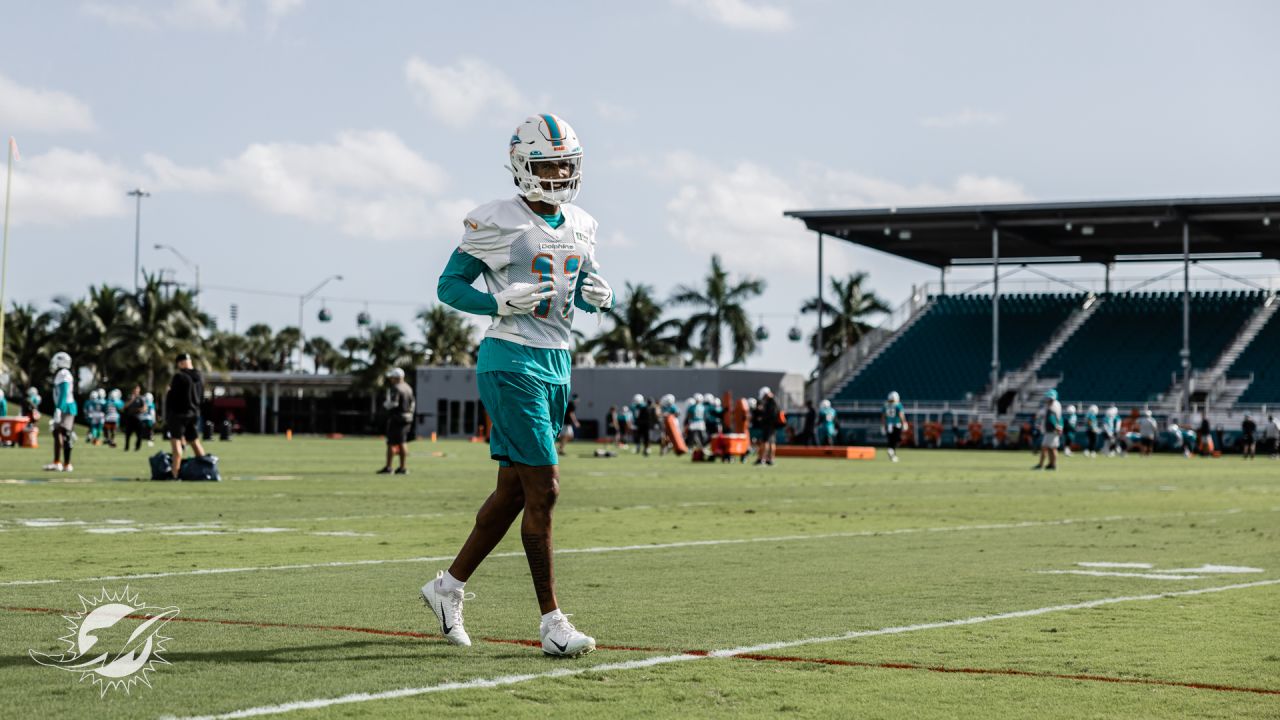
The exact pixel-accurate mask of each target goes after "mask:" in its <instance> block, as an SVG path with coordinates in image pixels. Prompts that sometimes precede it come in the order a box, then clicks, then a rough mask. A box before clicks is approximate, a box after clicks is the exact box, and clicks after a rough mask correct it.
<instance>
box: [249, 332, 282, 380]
mask: <svg viewBox="0 0 1280 720" xmlns="http://www.w3.org/2000/svg"><path fill="white" fill-rule="evenodd" d="M244 338H245V341H246V344H247V347H246V348H245V354H244V357H245V361H244V365H245V369H246V370H280V369H281V368H280V366H278V365H277V364H276V346H275V342H276V334H275V331H273V330H272V329H271V326H270V325H267V324H266V323H254V324H253V325H250V326H249V327H248V328H246V329H245V331H244Z"/></svg>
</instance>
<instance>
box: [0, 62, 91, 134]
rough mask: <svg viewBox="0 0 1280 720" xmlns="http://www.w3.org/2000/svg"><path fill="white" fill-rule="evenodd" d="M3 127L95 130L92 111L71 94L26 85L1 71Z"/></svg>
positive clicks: (44, 131) (42, 130) (52, 131)
mask: <svg viewBox="0 0 1280 720" xmlns="http://www.w3.org/2000/svg"><path fill="white" fill-rule="evenodd" d="M0 127H3V128H6V129H8V130H11V131H13V132H17V131H33V132H43V133H57V132H86V131H89V130H92V129H93V113H91V112H90V111H89V106H88V105H86V104H85V103H84V102H83V101H81V100H80V99H78V98H76V97H74V96H72V95H69V94H67V93H64V92H60V91H57V90H40V89H36V88H30V87H26V86H24V85H20V84H18V83H17V82H15V81H14V80H13V79H11V78H9V77H6V76H5V75H4V74H3V73H0Z"/></svg>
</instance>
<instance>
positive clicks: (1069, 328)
mask: <svg viewBox="0 0 1280 720" xmlns="http://www.w3.org/2000/svg"><path fill="white" fill-rule="evenodd" d="M1103 302H1106V301H1105V300H1104V299H1103V298H1101V297H1098V296H1097V295H1094V294H1092V293H1091V294H1089V295H1088V296H1086V298H1085V301H1084V303H1083V304H1082V305H1081V306H1080V307H1078V308H1076V309H1075V310H1073V311H1072V312H1071V315H1069V316H1068V317H1067V320H1066V322H1064V323H1062V324H1061V325H1059V326H1058V329H1057V330H1056V331H1055V332H1054V333H1053V335H1051V336H1050V337H1049V339H1048V340H1047V341H1046V342H1045V343H1044V344H1043V345H1041V346H1040V349H1038V350H1036V352H1035V354H1034V355H1032V356H1031V359H1030V360H1028V361H1027V363H1026V364H1025V365H1023V366H1022V367H1020V368H1018V369H1017V370H1013V371H1011V372H1008V373H1006V374H1005V375H1004V376H1003V377H1001V378H1000V383H999V385H997V387H995V388H992V387H991V386H990V385H988V386H987V390H986V392H984V393H983V398H982V400H983V405H984V406H985V407H996V399H997V398H998V397H1005V396H1007V395H1008V394H1009V393H1014V398H1013V401H1011V402H1008V403H1006V404H1005V407H1006V410H1005V412H1004V413H1002V414H1003V415H1011V414H1017V413H1018V412H1021V411H1022V408H1021V405H1022V403H1021V402H1019V401H1020V399H1021V398H1027V397H1034V398H1035V399H1036V400H1037V401H1038V399H1039V397H1040V395H1042V394H1043V391H1044V389H1045V387H1042V386H1046V383H1048V384H1047V387H1053V386H1054V385H1056V384H1057V382H1056V379H1055V380H1054V381H1053V382H1048V381H1046V380H1045V379H1043V378H1040V377H1039V372H1040V368H1041V367H1043V366H1044V364H1045V363H1046V362H1048V361H1049V358H1051V357H1053V355H1054V353H1056V352H1058V350H1059V348H1061V347H1062V346H1063V345H1064V344H1066V342H1067V340H1070V339H1071V336H1072V335H1074V334H1075V333H1076V331H1077V330H1079V329H1080V326H1081V325H1084V324H1085V322H1086V321H1088V320H1089V318H1091V317H1093V314H1094V313H1095V312H1097V311H1098V307H1099V306H1100V305H1101V304H1102V303H1103Z"/></svg>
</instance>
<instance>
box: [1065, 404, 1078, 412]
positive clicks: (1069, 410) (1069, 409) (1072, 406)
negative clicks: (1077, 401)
mask: <svg viewBox="0 0 1280 720" xmlns="http://www.w3.org/2000/svg"><path fill="white" fill-rule="evenodd" d="M1075 411H1076V406H1075V405H1068V406H1067V412H1069V413H1073V412H1075Z"/></svg>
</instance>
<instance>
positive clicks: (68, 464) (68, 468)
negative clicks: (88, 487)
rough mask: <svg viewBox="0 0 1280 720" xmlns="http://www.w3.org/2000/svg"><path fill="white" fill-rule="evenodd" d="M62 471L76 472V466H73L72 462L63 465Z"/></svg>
mask: <svg viewBox="0 0 1280 720" xmlns="http://www.w3.org/2000/svg"><path fill="white" fill-rule="evenodd" d="M62 472H75V468H73V467H71V463H67V464H66V465H63V466H62Z"/></svg>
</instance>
